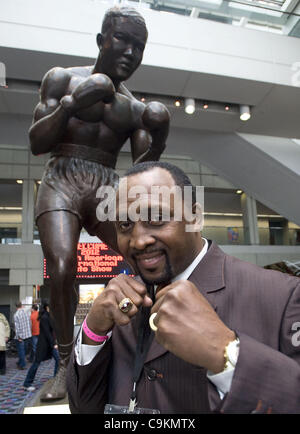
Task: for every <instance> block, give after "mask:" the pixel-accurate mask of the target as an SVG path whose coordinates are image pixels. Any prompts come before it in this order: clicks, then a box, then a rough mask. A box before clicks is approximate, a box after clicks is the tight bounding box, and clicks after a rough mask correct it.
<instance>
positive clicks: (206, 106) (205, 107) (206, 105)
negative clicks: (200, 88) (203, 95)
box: [203, 102, 208, 110]
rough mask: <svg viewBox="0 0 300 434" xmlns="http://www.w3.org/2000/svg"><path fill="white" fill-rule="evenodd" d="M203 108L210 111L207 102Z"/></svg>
mask: <svg viewBox="0 0 300 434" xmlns="http://www.w3.org/2000/svg"><path fill="white" fill-rule="evenodd" d="M203 108H204V110H207V109H208V104H207V102H206V103H204V104H203Z"/></svg>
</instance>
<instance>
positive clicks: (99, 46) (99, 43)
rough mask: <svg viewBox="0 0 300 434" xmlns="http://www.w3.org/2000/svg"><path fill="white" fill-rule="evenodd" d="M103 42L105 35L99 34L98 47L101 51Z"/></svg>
mask: <svg viewBox="0 0 300 434" xmlns="http://www.w3.org/2000/svg"><path fill="white" fill-rule="evenodd" d="M102 41H103V35H102V33H98V34H97V45H98V48H99V49H100V48H101V46H102Z"/></svg>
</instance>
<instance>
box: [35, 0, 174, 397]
mask: <svg viewBox="0 0 300 434" xmlns="http://www.w3.org/2000/svg"><path fill="white" fill-rule="evenodd" d="M147 36H148V32H147V28H146V25H145V21H144V19H143V18H142V16H141V15H140V14H139V13H138V12H137V11H136V10H134V9H131V8H125V7H122V8H117V7H115V8H112V9H109V10H108V11H107V12H106V14H105V17H104V19H103V23H102V30H101V34H98V35H97V44H98V47H99V54H98V57H97V59H96V62H95V64H94V65H93V66H84V67H72V68H66V69H64V68H60V67H56V68H53V69H51V70H50V71H49V72H48V73H47V74H46V75H45V77H44V79H43V81H42V86H41V91H40V102H39V104H38V105H37V107H36V109H35V112H34V118H33V124H32V126H31V128H30V131H29V136H30V143H31V150H32V153H33V154H34V155H38V154H43V153H48V152H50V153H51V156H50V159H49V161H48V163H47V165H46V168H45V172H44V176H43V179H42V182H41V185H40V188H39V192H38V197H37V202H36V223H37V226H38V229H39V234H40V240H41V245H42V249H43V253H44V256H45V258H46V260H47V263H48V267H49V275H50V287H51V301H50V305H51V312H52V316H53V320H54V327H55V331H56V337H57V341H58V347H59V353H60V357H61V362H60V368H59V371H58V374H57V375H56V377H55V379H54V381H53V382H52V385H51V387H50V388H49V389H48V390H47V391H46V392H45V393H44V395H43V396H42V397H41V399H42V400H46V401H47V400H54V399H60V398H63V397H65V394H66V386H65V374H66V366H67V363H68V359H69V356H70V353H71V349H72V343H73V322H74V315H75V311H76V306H77V298H78V297H77V293H76V291H75V287H74V283H75V277H76V270H77V243H78V240H79V235H80V231H81V229H82V228H85V229H86V230H87V231H88V232H89V233H90V234H91V235H97V236H98V237H99V238H100V239H101V240H102V241H104V242H105V243H107V244H108V245H110V246H111V247H112V248H114V249H115V250H117V245H116V239H115V234H114V229H113V225H112V223H110V222H99V221H98V219H97V217H96V207H97V205H98V203H99V199H98V200H97V199H96V192H97V189H98V188H99V187H100V186H104V185H111V186H116V185H117V183H118V176H117V174H116V173H115V171H114V168H115V164H116V160H117V156H118V154H119V152H120V149H121V148H122V146H123V145H124V143H125V142H126V141H127V139H130V143H131V153H132V159H133V163H134V164H135V163H137V162H142V161H149V160H159V158H160V155H161V154H162V152H163V150H164V149H165V142H166V139H167V136H168V131H169V119H170V116H169V112H168V110H167V109H166V107H165V106H164V105H163V104H161V103H158V102H151V103H149V104H147V105H145V104H143V103H142V102H140V101H138V100H137V99H135V98H134V97H133V95H132V94H131V93H130V92H129V91H128V90H127V89H126V87H125V86H124V84H123V82H124V81H125V80H127V79H128V78H129V77H130V76H131V75H132V74H133V73H134V71H135V70H136V69H137V68H138V66H139V65H140V64H141V61H142V58H143V52H144V48H145V45H146V41H147Z"/></svg>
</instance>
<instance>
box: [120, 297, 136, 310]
mask: <svg viewBox="0 0 300 434" xmlns="http://www.w3.org/2000/svg"><path fill="white" fill-rule="evenodd" d="M132 306H133V301H132V300H130V298H123V300H121V301H120V303H119V309H120V311H121V312H123V313H127V312H129V311H130V309H131V308H132Z"/></svg>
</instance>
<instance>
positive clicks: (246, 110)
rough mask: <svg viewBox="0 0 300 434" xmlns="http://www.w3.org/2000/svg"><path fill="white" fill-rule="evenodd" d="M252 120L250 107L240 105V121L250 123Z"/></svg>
mask: <svg viewBox="0 0 300 434" xmlns="http://www.w3.org/2000/svg"><path fill="white" fill-rule="evenodd" d="M250 118H251V113H250V107H249V106H248V105H240V120H241V121H248V120H249V119H250Z"/></svg>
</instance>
